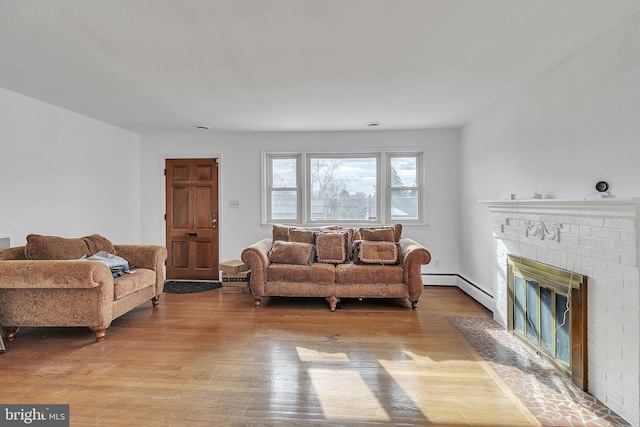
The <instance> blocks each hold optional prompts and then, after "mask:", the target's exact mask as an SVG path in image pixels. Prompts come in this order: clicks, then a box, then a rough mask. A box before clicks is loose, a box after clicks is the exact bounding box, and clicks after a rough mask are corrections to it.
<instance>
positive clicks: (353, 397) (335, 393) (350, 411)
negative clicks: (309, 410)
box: [308, 368, 391, 421]
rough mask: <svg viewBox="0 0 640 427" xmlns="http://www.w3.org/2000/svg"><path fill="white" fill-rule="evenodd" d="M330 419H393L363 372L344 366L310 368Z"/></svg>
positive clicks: (313, 381)
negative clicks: (347, 368)
mask: <svg viewBox="0 0 640 427" xmlns="http://www.w3.org/2000/svg"><path fill="white" fill-rule="evenodd" d="M308 372H309V377H310V378H311V382H312V384H313V387H314V389H315V392H316V394H317V397H318V400H319V401H320V405H321V407H322V411H323V413H324V416H325V417H326V418H327V419H329V420H360V421H390V420H391V419H390V417H389V414H387V411H385V410H384V408H383V407H382V405H381V404H380V402H379V401H378V399H377V398H376V396H375V395H374V394H373V392H372V391H371V389H370V388H369V386H368V385H367V383H366V382H365V381H364V379H363V378H362V377H361V376H360V374H359V373H357V372H354V371H349V370H343V369H316V368H310V369H309V370H308Z"/></svg>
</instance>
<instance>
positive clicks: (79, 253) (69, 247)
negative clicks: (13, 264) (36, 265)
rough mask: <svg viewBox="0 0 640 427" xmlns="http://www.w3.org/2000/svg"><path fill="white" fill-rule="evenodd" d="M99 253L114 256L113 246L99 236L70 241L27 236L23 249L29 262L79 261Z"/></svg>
mask: <svg viewBox="0 0 640 427" xmlns="http://www.w3.org/2000/svg"><path fill="white" fill-rule="evenodd" d="M100 251H106V252H109V253H112V254H116V250H115V248H114V247H113V244H111V242H110V241H109V240H108V239H106V238H104V237H102V236H100V235H99V234H92V235H91V236H87V237H80V238H72V239H67V238H64V237H57V236H42V235H40V234H29V235H28V236H27V244H26V245H25V248H24V253H25V257H26V258H27V259H31V260H53V259H79V258H82V257H83V256H91V255H93V254H95V253H97V252H100Z"/></svg>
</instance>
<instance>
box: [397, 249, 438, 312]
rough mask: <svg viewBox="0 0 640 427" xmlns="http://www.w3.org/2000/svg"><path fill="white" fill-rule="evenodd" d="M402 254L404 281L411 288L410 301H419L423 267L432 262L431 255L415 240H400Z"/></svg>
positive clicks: (422, 285) (422, 286)
mask: <svg viewBox="0 0 640 427" xmlns="http://www.w3.org/2000/svg"><path fill="white" fill-rule="evenodd" d="M400 252H401V259H402V266H403V280H404V283H406V284H407V287H408V288H409V299H410V300H411V301H417V300H418V298H419V297H420V295H422V289H423V288H424V284H423V283H422V266H423V265H425V264H429V262H431V254H430V253H429V251H428V250H427V248H425V247H424V246H422V245H421V244H419V243H417V242H416V241H414V240H411V239H407V238H403V239H400Z"/></svg>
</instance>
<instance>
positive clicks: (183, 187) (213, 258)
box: [165, 159, 218, 280]
mask: <svg viewBox="0 0 640 427" xmlns="http://www.w3.org/2000/svg"><path fill="white" fill-rule="evenodd" d="M165 173H166V192H167V194H166V200H167V220H166V224H167V251H168V255H169V256H168V257H167V273H166V274H167V279H196V280H217V279H218V160H217V159H167V160H166V170H165Z"/></svg>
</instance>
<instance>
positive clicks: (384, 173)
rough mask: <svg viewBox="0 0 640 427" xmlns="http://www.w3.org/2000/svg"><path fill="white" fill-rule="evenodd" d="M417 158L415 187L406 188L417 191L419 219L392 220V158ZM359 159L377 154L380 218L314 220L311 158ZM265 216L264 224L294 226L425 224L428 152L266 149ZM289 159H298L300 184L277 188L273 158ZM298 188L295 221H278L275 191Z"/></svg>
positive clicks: (263, 196) (378, 212) (263, 179)
mask: <svg viewBox="0 0 640 427" xmlns="http://www.w3.org/2000/svg"><path fill="white" fill-rule="evenodd" d="M414 156H415V157H416V168H417V171H416V181H417V186H416V187H403V188H402V189H406V190H417V192H418V198H419V203H418V219H415V220H393V219H391V193H392V189H397V188H399V187H392V185H391V179H392V178H391V159H392V158H394V157H414ZM323 157H324V158H340V157H343V158H359V157H376V158H377V159H378V160H377V180H376V181H377V182H376V189H377V197H376V204H377V206H376V213H377V218H376V219H375V220H370V221H364V220H349V221H337V220H315V221H314V220H311V198H310V197H309V194H310V191H311V182H310V179H309V167H310V162H311V159H312V158H323ZM262 158H263V161H262V170H263V174H262V215H261V216H262V218H261V222H262V224H264V225H269V224H274V223H279V224H291V225H301V226H305V225H313V224H315V225H321V224H362V223H365V222H366V223H371V224H389V223H392V222H400V221H401V222H402V223H403V224H426V215H425V212H426V204H427V203H426V196H427V191H426V184H427V183H426V175H427V174H426V155H425V153H424V151H416V150H407V151H404V150H396V151H384V150H371V151H349V152H318V151H313V152H311V151H310V152H278V151H263V153H262ZM281 158H290V159H293V158H295V159H296V162H297V179H296V180H297V187H295V188H284V187H283V188H277V189H274V187H273V183H272V177H273V173H272V172H273V170H272V165H273V162H272V160H273V159H281ZM286 190H296V191H297V194H298V198H297V212H298V218H297V219H296V220H279V219H273V218H272V212H271V196H272V194H273V191H286Z"/></svg>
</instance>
